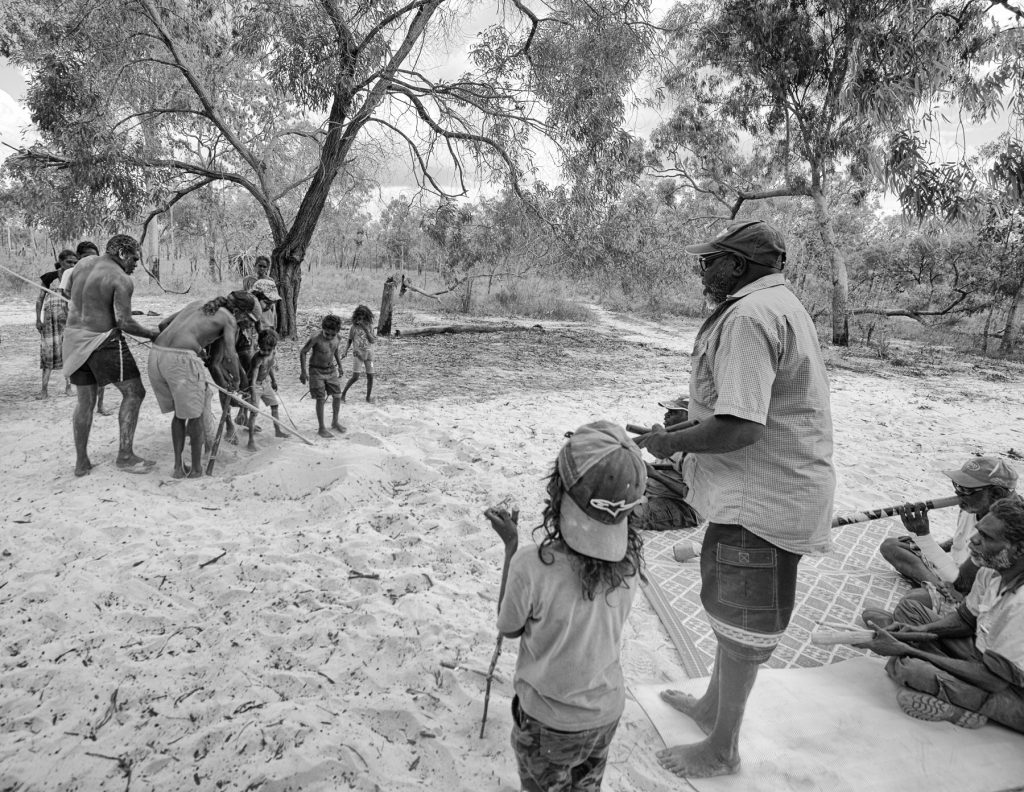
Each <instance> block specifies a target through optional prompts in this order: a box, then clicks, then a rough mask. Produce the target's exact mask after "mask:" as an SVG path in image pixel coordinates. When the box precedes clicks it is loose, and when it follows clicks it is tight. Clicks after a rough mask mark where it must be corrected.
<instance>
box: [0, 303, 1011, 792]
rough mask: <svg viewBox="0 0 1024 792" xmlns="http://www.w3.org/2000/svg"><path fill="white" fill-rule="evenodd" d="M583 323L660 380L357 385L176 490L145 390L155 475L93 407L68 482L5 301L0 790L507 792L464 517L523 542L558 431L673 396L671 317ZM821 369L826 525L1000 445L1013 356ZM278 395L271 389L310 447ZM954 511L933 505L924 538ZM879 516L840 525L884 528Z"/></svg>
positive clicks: (645, 411) (507, 762) (470, 528)
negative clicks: (660, 356)
mask: <svg viewBox="0 0 1024 792" xmlns="http://www.w3.org/2000/svg"><path fill="white" fill-rule="evenodd" d="M136 302H137V304H138V300H137V301H136ZM146 307H148V306H146ZM602 317H603V318H602V321H603V323H604V326H605V327H606V328H607V330H608V332H610V333H618V334H621V333H623V332H625V331H627V330H628V335H629V339H630V340H637V341H640V340H643V339H646V340H645V343H647V344H653V345H654V346H656V347H666V348H668V349H673V350H676V351H677V352H678V356H677V357H676V356H667V357H666V359H668V360H671V361H673V365H671V366H664V367H663V368H661V369H659V370H656V371H653V372H650V373H646V374H643V373H640V372H638V371H624V372H623V373H622V376H621V381H620V383H619V384H617V385H615V384H608V380H607V379H601V380H599V381H595V382H577V383H574V384H572V385H571V386H570V387H566V388H564V389H560V390H557V391H550V390H548V391H545V390H542V389H530V390H526V391H522V392H517V391H512V390H505V389H503V388H502V387H501V381H502V377H503V376H504V375H503V372H501V371H493V372H491V374H492V375H493V376H494V377H495V378H496V380H495V381H496V383H497V384H496V386H495V387H494V389H493V392H492V393H493V394H494V395H492V396H490V397H488V398H475V397H469V396H466V395H465V394H464V392H463V391H462V390H461V389H460V388H459V387H458V384H457V383H453V382H443V383H438V388H437V391H438V392H437V394H436V396H435V397H434V398H431V399H427V400H417V401H412V400H408V401H402V402H396V401H395V400H394V399H393V398H389V392H388V380H387V378H386V377H382V380H381V382H379V384H378V393H379V396H380V402H379V403H378V404H376V405H369V404H366V403H365V402H363V401H362V400H361V398H359V397H360V395H361V391H362V383H360V384H359V385H357V386H356V387H355V389H354V391H353V392H352V394H350V400H349V403H348V404H346V405H345V406H344V407H343V416H342V420H343V422H344V423H346V424H347V425H348V426H349V427H350V431H349V433H348V434H347V436H346V437H345V439H336V440H333V441H325V440H320V439H316V441H315V446H314V447H307V446H304V445H302V444H300V443H299V442H298V441H296V440H294V439H290V440H277V439H275V438H273V437H272V436H270V435H271V433H270V432H269V431H264V432H263V433H262V435H261V436H260V438H259V443H260V446H261V450H260V451H259V452H258V453H256V454H248V453H246V452H245V451H244V450H242V449H241V448H239V447H234V446H228V445H226V444H225V445H224V446H222V450H221V457H220V459H219V460H218V463H217V471H216V473H215V475H214V476H213V477H212V478H204V479H202V480H200V481H175V480H173V479H172V478H171V477H170V471H171V457H170V453H171V452H170V433H169V419H168V417H166V416H161V415H160V414H159V412H158V410H157V407H156V404H155V401H154V400H153V399H152V397H149V398H147V399H146V401H145V403H144V406H143V410H142V415H141V419H140V422H139V429H138V433H137V437H136V450H137V451H138V453H140V454H142V455H143V456H146V457H151V458H154V459H157V460H158V461H159V464H158V467H157V469H156V471H155V472H153V473H150V474H149V475H140V476H134V475H128V474H125V473H122V472H120V471H118V470H116V469H115V467H114V465H113V459H114V454H115V452H116V442H117V433H116V418H102V417H98V418H97V419H96V421H95V423H94V427H93V435H92V441H91V445H90V454H91V457H92V460H93V462H94V463H96V464H97V465H98V466H97V467H96V469H95V470H94V471H93V473H92V474H91V475H89V476H86V477H84V478H82V479H76V478H74V477H73V476H72V475H71V473H72V468H73V462H74V450H73V443H72V437H71V426H70V415H71V410H72V408H73V402H74V400H73V398H64V397H56V398H51V399H50V400H49V401H47V402H36V401H33V400H32V399H31V393H32V392H33V390H34V389H35V388H37V387H38V386H37V382H36V378H37V376H38V371H37V367H38V363H37V347H36V346H34V345H33V344H32V343H31V341H29V342H26V341H25V339H29V337H30V336H29V335H28V334H25V333H21V335H20V336H19V332H18V328H19V327H20V328H21V329H22V330H24V328H25V327H27V326H30V324H31V320H32V316H31V305H30V304H29V303H27V302H25V303H19V304H16V305H14V306H8V307H6V308H5V309H4V311H3V313H2V314H0V326H3V327H2V329H0V333H2V335H3V337H4V343H3V346H2V347H0V404H2V405H3V406H4V408H5V410H4V414H3V424H2V427H3V428H2V429H0V432H2V436H3V446H2V447H3V456H2V460H0V470H2V474H3V482H4V484H3V494H2V498H0V519H2V524H3V526H4V530H3V533H2V535H0V664H2V666H0V668H2V671H0V674H2V675H0V788H2V789H7V788H12V789H14V788H16V789H21V788H24V789H32V790H35V789H69V790H70V789H82V790H107V789H109V790H123V789H125V788H126V780H127V777H128V775H129V774H130V780H131V786H130V788H131V789H135V790H138V789H156V788H160V789H167V790H181V789H193V788H194V789H204V790H205V789H218V788H223V789H239V790H241V789H254V790H255V789H258V790H260V791H261V792H268V790H299V789H301V790H333V789H359V790H378V789H379V790H386V791H387V792H392V791H393V790H425V789H426V790H451V791H452V792H454V790H473V791H474V792H477V791H478V790H495V789H499V790H513V789H517V788H518V785H517V776H516V771H515V764H514V760H513V757H512V754H511V750H510V748H509V744H508V733H509V726H510V716H509V712H508V708H509V701H510V697H511V685H510V679H511V674H512V670H513V665H514V660H515V654H516V642H514V641H510V642H506V646H505V650H504V653H503V655H502V658H501V661H500V663H499V665H498V676H497V679H496V681H495V684H494V689H493V692H492V697H491V707H490V715H489V720H488V724H487V733H486V737H485V738H484V739H483V740H481V739H479V737H478V734H479V730H480V718H481V711H482V700H483V687H484V685H483V682H484V676H483V674H484V672H485V670H486V667H487V664H488V662H489V659H490V656H491V652H492V650H493V647H494V641H495V637H496V634H495V630H494V626H493V623H494V611H495V598H496V594H497V586H498V580H499V575H500V567H501V558H502V552H501V548H500V545H499V542H498V540H497V538H496V537H495V536H494V534H493V533H492V532H491V531H490V529H489V528H488V527H487V525H486V522H485V520H484V519H483V517H482V512H483V510H484V508H485V507H486V506H488V505H490V504H492V503H495V502H497V501H499V500H502V499H505V498H511V499H513V500H515V501H516V502H517V503H518V505H519V506H520V507H521V509H522V520H521V525H522V527H521V535H522V536H524V538H525V537H526V536H527V535H528V529H529V528H530V527H532V526H534V525H536V524H537V522H538V518H539V514H540V506H541V503H542V501H541V498H542V494H543V484H542V479H543V477H544V475H545V474H546V473H547V471H548V469H549V467H550V465H551V463H552V462H553V459H554V456H555V454H556V453H557V450H558V448H559V446H560V444H561V442H562V435H563V433H564V432H565V431H566V430H567V429H572V428H575V427H576V426H578V425H579V424H581V423H584V422H586V421H588V420H591V419H593V418H596V417H605V418H609V419H612V420H615V421H619V422H621V423H626V422H634V423H639V422H648V423H649V422H651V421H653V420H658V419H659V417H660V414H661V409H660V408H659V407H657V405H656V402H657V401H658V400H659V399H664V398H666V397H671V396H673V395H676V394H679V393H683V392H685V390H686V380H687V372H688V360H687V356H686V352H687V351H688V349H689V344H690V342H691V341H692V338H693V335H694V333H695V331H696V324H695V323H694V322H679V323H673V324H672V325H663V326H654V325H651V324H649V323H642V322H635V321H629V322H628V325H629V326H628V327H626V326H625V325H626V323H625V322H624V321H623V320H621V319H615V318H612V317H608V316H606V315H602ZM146 321H150V322H152V321H154V320H152V319H149V320H146ZM19 338H20V339H21V340H20V341H19V340H18V339H19ZM392 343H394V344H397V343H403V344H412V343H416V342H415V341H413V340H405V341H401V342H398V341H394V342H392V341H388V340H384V341H382V342H381V348H380V352H379V355H380V357H381V359H382V360H384V359H386V355H387V350H388V345H389V344H392ZM840 363H841V366H842V367H839V368H835V369H833V371H832V372H831V377H832V385H833V412H834V416H835V423H836V444H837V448H836V464H837V467H838V470H839V487H838V491H837V507H838V508H842V509H848V508H854V507H857V508H864V507H874V506H881V505H887V504H889V503H894V502H899V501H902V500H906V499H907V498H908V497H914V498H917V497H921V498H924V497H930V496H941V495H945V494H947V493H948V492H949V485H948V480H946V479H945V478H944V477H943V476H942V475H941V473H940V472H939V471H940V470H941V469H942V468H944V467H955V466H959V464H960V463H961V462H962V461H963V459H964V458H966V456H967V455H969V454H970V453H972V452H976V451H985V452H990V453H992V452H994V453H1006V452H1007V451H1008V450H1009V449H1010V448H1011V447H1016V448H1017V449H1018V450H1020V449H1021V446H1024V440H1022V437H1024V435H1022V433H1021V428H1022V426H1024V409H1022V406H1024V405H1022V401H1024V395H1022V394H1024V390H1022V388H1021V387H1020V374H1021V369H1020V367H1019V366H1006V365H1003V364H991V365H985V366H981V367H979V368H977V369H975V368H974V367H973V365H972V363H971V362H968V363H965V364H960V365H955V366H954V365H951V366H940V367H938V368H937V367H936V366H935V365H932V366H929V367H925V368H923V369H922V370H921V372H920V374H919V375H918V373H915V372H908V371H907V370H906V368H905V367H904V368H896V367H893V366H891V365H884V366H882V367H881V368H882V370H881V372H880V373H881V376H875V375H872V374H869V373H864V372H861V371H856V370H852V369H851V368H850V367H849V366H853V367H854V368H856V367H867V366H868V365H873V364H872V362H871V361H870V360H867V359H852V362H849V361H847V362H842V361H840ZM916 363H920V359H916V360H915V364H916ZM878 365H880V366H881V364H878ZM384 368H385V369H386V366H384ZM1000 377H1006V379H1000ZM61 385H62V383H59V382H55V383H53V385H52V386H51V392H60V391H61V390H62V388H61ZM303 391H304V388H303V387H302V386H301V385H300V384H299V383H298V382H297V381H296V380H295V379H294V378H292V377H288V378H282V385H281V395H282V397H283V399H284V400H285V403H286V405H287V406H288V409H289V410H290V412H291V415H292V416H293V418H294V419H295V420H296V421H297V422H298V423H299V426H300V429H301V430H302V431H303V432H304V433H305V434H306V435H307V436H310V437H313V436H314V435H315V424H314V421H313V416H312V406H311V404H310V401H309V400H308V399H306V400H304V401H301V402H300V397H301V396H302V393H303ZM109 395H111V396H115V397H116V396H117V394H116V393H110V394H109ZM353 397H355V398H353ZM118 401H119V398H112V399H111V402H112V403H113V404H115V405H116V404H117V403H118ZM264 425H265V426H267V428H268V429H269V425H268V424H267V423H266V422H264ZM1019 467H1020V468H1024V464H1021V465H1019ZM952 520H953V515H952V511H951V510H947V512H945V513H942V514H941V515H938V516H937V517H936V524H937V528H936V533H938V534H942V533H943V532H947V533H948V532H949V531H950V530H951V527H952ZM888 525H889V523H886V522H876V523H869V524H866V525H861V526H850V527H847V528H843V529H840V530H864V531H875V532H877V533H878V535H879V538H881V537H882V536H883V535H885V532H886V528H887V526H888ZM214 559H217V560H216V561H214ZM211 562H212V563H211ZM624 659H625V664H626V669H627V677H628V681H629V683H630V684H647V683H671V682H672V681H674V680H679V679H681V678H683V677H684V673H683V671H682V668H681V666H680V665H679V663H678V660H677V658H676V656H675V653H674V650H673V648H672V646H671V644H670V643H669V641H668V639H667V637H666V634H665V632H664V631H663V630H662V628H661V627H660V625H659V624H658V621H657V619H656V617H654V615H653V614H652V612H651V610H650V608H649V607H648V606H647V604H646V602H644V601H643V599H642V598H638V601H637V607H636V608H635V610H634V613H633V616H632V617H631V621H630V624H629V626H628V629H627V635H626V645H625V650H624ZM660 747H661V745H660V740H659V738H658V737H657V734H656V732H655V731H654V729H653V727H652V726H651V725H650V724H649V722H648V721H647V719H646V717H645V716H644V715H643V713H642V711H641V710H640V709H639V707H638V706H637V705H636V704H635V703H633V702H629V703H628V705H627V709H626V713H625V716H624V718H623V720H622V724H621V726H620V729H619V733H618V736H617V737H616V740H615V743H614V746H613V750H612V760H611V764H610V767H609V769H608V773H607V775H606V784H605V788H606V789H609V790H622V791H623V792H630V791H632V790H646V791H648V792H659V791H661V790H664V791H665V792H668V790H675V789H678V788H680V783H679V781H678V780H677V779H675V778H674V777H672V776H670V775H668V774H667V773H665V772H664V771H662V770H661V768H660V767H659V766H658V765H657V762H656V760H655V758H654V752H655V750H657V749H658V748H660ZM19 785H20V786H19Z"/></svg>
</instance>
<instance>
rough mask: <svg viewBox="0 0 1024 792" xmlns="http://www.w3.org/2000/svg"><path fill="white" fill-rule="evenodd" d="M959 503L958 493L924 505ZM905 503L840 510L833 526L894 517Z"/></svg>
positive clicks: (943, 507) (940, 506) (929, 506)
mask: <svg viewBox="0 0 1024 792" xmlns="http://www.w3.org/2000/svg"><path fill="white" fill-rule="evenodd" d="M958 503H960V499H959V498H958V497H957V496H956V495H950V496H949V497H946V498H933V499H932V500H927V501H925V502H924V507H925V508H926V509H929V510H930V509H945V508H947V507H949V506H956V505H957V504H958ZM905 505H906V504H903V503H897V504H896V505H895V506H883V507H882V508H880V509H871V510H869V511H852V512H840V513H839V514H837V515H836V516H835V517H833V518H832V527H833V528H838V527H839V526H840V525H852V524H853V523H859V522H868V520H880V519H882V518H883V517H893V516H895V515H896V513H897V512H898V511H899V510H900V509H902V508H903V507H904V506H905Z"/></svg>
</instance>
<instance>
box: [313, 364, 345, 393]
mask: <svg viewBox="0 0 1024 792" xmlns="http://www.w3.org/2000/svg"><path fill="white" fill-rule="evenodd" d="M309 395H310V396H312V397H313V398H314V399H326V398H327V396H328V395H330V396H341V378H340V377H339V376H338V374H337V373H336V372H335V371H334V369H315V368H310V370H309Z"/></svg>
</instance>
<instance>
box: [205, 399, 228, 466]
mask: <svg viewBox="0 0 1024 792" xmlns="http://www.w3.org/2000/svg"><path fill="white" fill-rule="evenodd" d="M230 409H231V405H230V404H229V405H227V406H226V407H225V408H224V410H223V411H222V412H221V414H220V423H219V424H218V425H217V434H216V436H215V437H214V438H213V445H212V446H210V461H209V462H207V463H206V475H207V476H212V475H213V463H214V462H216V461H217V451H219V450H220V439H221V437H223V435H224V427H225V426H227V425H228V411H229V410H230Z"/></svg>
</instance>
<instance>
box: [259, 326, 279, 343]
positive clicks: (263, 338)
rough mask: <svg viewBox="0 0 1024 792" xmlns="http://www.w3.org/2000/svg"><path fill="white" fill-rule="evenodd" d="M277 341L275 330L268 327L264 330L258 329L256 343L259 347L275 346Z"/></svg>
mask: <svg viewBox="0 0 1024 792" xmlns="http://www.w3.org/2000/svg"><path fill="white" fill-rule="evenodd" d="M277 342H278V335H277V331H276V330H274V329H272V328H270V327H268V328H266V329H264V330H260V332H259V335H257V336H256V343H257V344H259V345H260V346H261V347H270V348H273V347H276V346H277Z"/></svg>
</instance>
